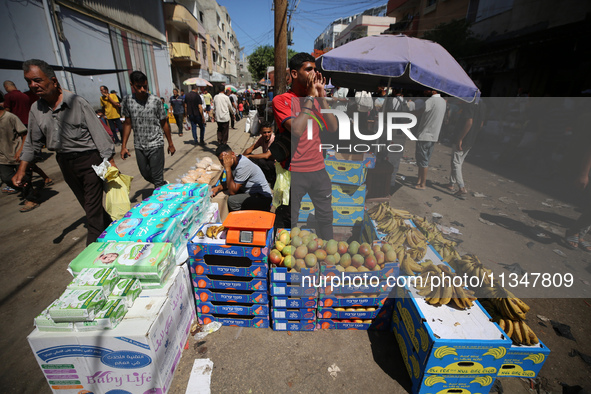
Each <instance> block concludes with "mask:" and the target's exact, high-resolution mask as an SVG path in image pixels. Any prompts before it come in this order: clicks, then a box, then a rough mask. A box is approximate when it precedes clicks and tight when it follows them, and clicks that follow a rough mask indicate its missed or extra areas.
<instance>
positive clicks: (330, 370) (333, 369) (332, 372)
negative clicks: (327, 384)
mask: <svg viewBox="0 0 591 394" xmlns="http://www.w3.org/2000/svg"><path fill="white" fill-rule="evenodd" d="M339 372H341V369H340V368H339V367H337V365H336V364H332V365H331V366H330V367H328V373H329V374H330V376H332V378H333V379H336V378H337V373H339Z"/></svg>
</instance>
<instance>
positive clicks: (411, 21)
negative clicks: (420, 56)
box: [386, 0, 471, 37]
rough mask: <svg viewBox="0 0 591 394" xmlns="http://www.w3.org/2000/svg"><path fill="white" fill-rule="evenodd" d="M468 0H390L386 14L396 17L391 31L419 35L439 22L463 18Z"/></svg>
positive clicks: (468, 3) (466, 10) (412, 35)
mask: <svg viewBox="0 0 591 394" xmlns="http://www.w3.org/2000/svg"><path fill="white" fill-rule="evenodd" d="M470 3H471V1H470V0H443V1H441V0H439V1H438V0H390V1H388V5H387V11H386V15H388V16H389V17H393V18H396V23H395V24H394V26H393V31H395V32H396V33H401V34H405V35H407V36H411V37H421V36H422V35H423V34H425V32H427V31H429V30H431V29H433V28H434V27H435V26H437V25H438V24H440V23H445V22H449V21H451V20H454V19H465V18H466V16H467V14H468V8H469V5H470Z"/></svg>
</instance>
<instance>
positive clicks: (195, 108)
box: [185, 85, 205, 145]
mask: <svg viewBox="0 0 591 394" xmlns="http://www.w3.org/2000/svg"><path fill="white" fill-rule="evenodd" d="M185 108H186V109H187V111H186V112H187V116H188V117H189V121H190V122H191V131H192V133H193V141H195V145H197V144H201V145H203V144H205V122H204V117H203V102H202V101H201V95H200V94H199V91H198V90H197V86H196V85H193V89H192V90H191V91H190V92H189V93H187V95H186V96H185ZM197 126H199V129H200V136H201V142H199V138H197Z"/></svg>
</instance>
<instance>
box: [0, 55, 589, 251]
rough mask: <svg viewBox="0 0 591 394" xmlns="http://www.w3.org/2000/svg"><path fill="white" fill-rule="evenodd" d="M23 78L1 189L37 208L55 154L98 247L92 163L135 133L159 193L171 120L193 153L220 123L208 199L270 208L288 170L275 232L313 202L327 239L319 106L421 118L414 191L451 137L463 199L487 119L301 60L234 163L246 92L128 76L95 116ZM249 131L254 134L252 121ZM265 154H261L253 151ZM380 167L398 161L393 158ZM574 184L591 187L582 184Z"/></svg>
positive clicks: (8, 112)
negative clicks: (368, 86)
mask: <svg viewBox="0 0 591 394" xmlns="http://www.w3.org/2000/svg"><path fill="white" fill-rule="evenodd" d="M23 71H24V79H25V80H26V81H27V84H28V86H29V91H27V92H24V93H22V92H20V91H19V90H18V89H16V86H15V84H14V83H13V82H12V81H5V82H4V85H3V86H4V89H5V90H6V92H7V93H6V94H5V95H4V96H3V97H2V98H1V100H0V101H2V102H3V106H1V107H0V177H1V180H2V182H3V183H4V184H5V186H4V188H2V192H3V193H7V194H16V193H21V198H22V199H23V204H22V205H23V206H22V207H21V208H20V211H21V212H28V211H30V210H32V209H35V208H37V207H38V206H39V201H38V199H39V193H40V190H41V189H42V188H43V187H46V186H51V185H52V184H53V181H52V180H51V179H50V178H49V177H48V176H47V174H45V173H44V172H43V170H42V169H41V168H39V166H38V165H37V163H38V162H39V158H40V156H41V152H42V149H43V148H44V147H46V148H47V149H48V150H50V151H55V152H56V159H57V162H58V165H59V167H60V170H61V172H62V174H63V177H64V180H65V181H66V183H67V184H68V186H69V187H70V189H71V190H72V192H73V193H74V194H75V196H76V198H77V199H78V201H79V203H80V205H81V206H82V207H83V209H84V211H85V212H86V217H87V222H88V237H87V243H90V242H93V241H94V240H95V239H96V238H97V237H98V235H99V234H100V233H101V232H102V231H103V230H104V229H105V228H106V226H107V225H108V224H109V222H110V218H109V215H108V214H107V213H106V212H105V210H104V208H103V204H102V200H103V181H102V180H101V179H100V178H99V177H98V176H97V174H96V173H95V171H94V170H93V168H92V166H93V165H95V166H96V165H100V164H101V163H104V162H105V161H107V162H109V163H110V165H112V166H116V163H115V160H114V156H115V148H116V146H120V156H121V159H122V160H126V159H128V158H129V157H130V156H131V153H130V150H129V149H128V143H129V138H130V136H131V133H132V131H133V133H134V138H133V141H134V154H135V156H136V162H137V166H138V168H139V171H140V173H141V175H142V177H143V178H144V179H145V180H146V181H148V182H150V183H152V184H153V185H154V187H159V186H162V185H164V184H165V183H166V181H165V180H164V162H165V157H166V154H165V153H166V152H168V153H169V154H170V155H171V156H172V155H174V154H175V152H176V148H175V146H174V142H173V139H172V130H171V126H170V123H171V119H174V121H173V123H175V124H176V128H177V132H178V135H179V137H182V136H183V132H184V131H185V130H187V131H188V130H189V129H190V130H191V133H192V139H193V143H194V144H195V145H197V144H199V145H204V144H205V126H206V123H207V122H215V123H216V124H217V145H218V148H217V150H216V152H215V155H216V157H217V158H218V159H219V161H220V163H221V164H222V166H223V167H224V169H225V171H226V180H225V181H224V182H223V183H222V184H220V185H219V186H216V187H214V188H213V190H212V191H213V194H214V195H215V194H218V193H221V192H224V193H226V194H228V208H229V210H230V211H234V210H242V209H260V210H270V209H271V202H272V200H273V193H274V190H276V187H275V180H276V179H277V176H278V174H279V172H280V171H281V172H289V174H290V184H289V185H288V194H289V196H290V198H289V202H288V203H280V204H279V206H276V207H275V213H276V225H277V226H281V227H292V226H294V225H296V222H297V217H298V213H299V208H300V204H301V201H302V198H303V197H304V196H305V195H306V194H307V195H308V196H309V197H310V199H311V200H312V203H313V205H314V208H315V215H314V219H315V221H316V223H315V226H316V232H317V234H319V236H321V237H322V238H324V239H331V238H332V236H333V229H332V222H333V209H332V205H331V198H332V196H331V194H332V190H331V181H330V178H329V176H328V173H327V172H326V169H325V165H324V152H323V151H322V150H321V149H318V148H319V146H320V145H321V144H322V143H323V141H324V140H325V139H326V138H331V137H330V134H331V133H334V132H336V131H337V129H338V119H337V117H336V116H335V114H334V113H322V110H323V109H338V110H339V111H343V112H346V113H348V115H349V119H350V120H351V121H352V122H353V123H355V122H359V125H361V126H359V125H358V127H359V128H360V129H363V130H367V131H368V132H370V133H371V131H373V130H374V129H375V128H376V127H378V123H379V122H378V121H377V119H378V117H379V115H380V114H381V113H382V112H392V111H394V112H405V113H411V114H413V115H415V116H416V118H417V119H418V122H417V124H416V126H415V127H413V128H412V133H413V134H414V136H415V138H416V145H415V158H416V164H417V167H418V173H417V177H416V183H415V184H414V188H415V189H416V190H424V189H426V187H427V178H428V168H429V162H430V159H431V157H432V155H433V152H434V149H436V146H437V142H438V141H440V140H441V139H442V138H445V139H447V140H448V141H449V142H451V144H452V152H451V161H450V173H449V183H448V184H447V185H444V186H445V187H447V189H449V191H450V192H452V193H454V195H456V196H463V195H466V194H468V190H467V188H466V184H465V182H464V178H463V174H462V166H463V163H464V161H465V159H466V156H467V155H468V153H469V152H470V150H471V148H472V147H473V146H474V144H475V142H476V140H477V137H478V134H479V132H480V130H481V128H482V127H483V124H484V121H485V118H486V106H485V105H484V103H483V102H482V101H480V102H479V101H475V102H470V103H469V102H464V101H461V100H459V99H453V98H444V97H442V96H441V94H440V92H437V91H436V90H433V89H425V90H423V91H421V92H412V96H411V95H409V94H408V93H409V92H406V91H402V90H396V89H389V88H386V87H380V88H378V89H377V91H376V92H367V91H353V90H351V89H348V88H346V87H340V86H336V87H334V88H333V89H326V85H327V81H326V79H325V78H324V77H323V76H322V75H321V73H320V72H319V71H318V70H317V69H316V65H315V59H314V57H312V56H311V55H310V54H307V53H298V54H296V55H294V56H293V57H292V58H291V59H290V61H289V77H290V81H291V86H290V89H289V90H288V91H287V92H286V93H283V94H279V95H275V96H274V97H273V99H272V102H271V103H270V108H271V109H272V113H273V118H274V122H269V121H264V120H262V119H261V120H260V121H257V122H256V123H257V125H256V126H257V127H256V130H257V134H260V137H259V138H258V139H257V141H256V142H255V143H254V144H252V145H251V146H249V147H248V148H247V149H246V150H245V151H244V152H242V154H239V153H236V152H234V150H233V149H232V148H231V147H230V146H229V145H228V140H229V131H230V129H235V126H236V122H238V121H240V120H241V119H242V118H243V117H247V118H248V119H249V120H250V121H252V119H253V115H254V114H256V113H257V111H256V107H255V103H254V100H253V97H252V96H251V94H250V92H245V93H244V94H236V92H235V91H234V90H233V89H231V88H226V89H223V90H219V91H218V92H217V94H215V95H212V93H213V92H212V91H210V88H208V87H205V88H201V87H198V86H195V85H192V86H189V87H188V91H187V92H186V93H185V91H184V90H182V89H181V90H180V91H179V90H178V89H176V88H175V89H174V90H173V95H172V96H171V97H169V98H168V100H166V99H165V98H164V97H157V96H155V95H153V94H151V93H150V87H149V86H148V78H147V77H146V75H145V74H144V73H142V72H141V71H134V72H132V73H131V74H130V75H129V81H130V87H131V91H132V94H130V95H127V96H125V97H124V98H121V97H119V95H118V94H117V92H116V91H114V90H109V88H108V87H107V86H101V87H100V93H101V97H100V104H101V108H100V109H99V110H97V111H95V110H93V109H92V108H91V106H90V104H89V103H88V102H87V101H86V100H85V99H84V98H82V97H80V96H78V95H76V94H73V93H72V92H69V91H67V90H64V89H62V88H61V86H60V84H59V82H58V80H57V78H56V76H55V72H54V70H53V69H52V68H51V67H50V66H49V65H48V64H47V63H45V62H44V61H42V60H36V59H31V60H28V61H26V62H24V64H23ZM298 99H299V100H298ZM122 119H124V121H123V122H122V121H121V120H122ZM312 119H314V120H316V121H311V120H312ZM318 119H321V120H322V122H319V121H318ZM452 119H453V121H452ZM310 125H311V127H310ZM198 130H199V132H198ZM245 131H249V130H248V122H247V129H246V130H245ZM327 132H328V134H327ZM304 134H306V136H305V138H303V136H304ZM332 138H334V137H332ZM165 140H166V145H167V148H166V151H165V149H164V146H165ZM259 148H260V150H261V153H254V151H255V150H257V149H259ZM398 157H399V156H398ZM585 157H586V158H587V157H591V155H587V156H585ZM385 159H386V160H389V161H394V160H397V159H396V157H394V156H393V155H392V154H389V153H388V154H387V155H386V158H385ZM588 163H591V161H590V160H586V161H584V165H582V166H581V168H582V170H581V175H580V177H579V178H580V179H585V180H587V179H588V173H589V168H591V165H589V164H588ZM33 172H35V173H37V174H39V175H40V176H41V177H42V178H43V183H42V184H40V185H37V186H36V187H33V184H32V173H33ZM394 176H395V174H394ZM394 180H395V178H392V179H391V180H390V181H391V182H394ZM579 184H582V185H583V189H587V182H582V181H580V182H579ZM283 192H285V190H283ZM586 212H587V211H586ZM588 217H591V215H589V214H588V213H585V214H584V215H583V216H582V218H581V220H580V221H581V223H580V225H579V227H578V228H576V229H571V230H569V233H568V237H567V238H566V241H567V243H568V246H571V247H577V246H578V245H579V244H581V245H582V246H583V247H584V248H586V249H587V250H589V251H591V244H588V243H586V242H585V241H584V240H583V238H582V237H583V235H585V234H586V233H587V231H588V230H589V227H590V226H589V224H591V223H587V222H589V219H588Z"/></svg>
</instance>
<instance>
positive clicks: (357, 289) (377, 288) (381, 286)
mask: <svg viewBox="0 0 591 394" xmlns="http://www.w3.org/2000/svg"><path fill="white" fill-rule="evenodd" d="M358 278H360V277H356V278H353V279H355V281H353V282H352V283H351V285H349V282H348V280H346V282H345V284H344V285H340V286H339V285H337V283H335V287H333V286H332V284H331V282H330V279H329V281H328V283H327V286H326V287H321V288H319V291H320V292H321V293H323V294H324V295H326V296H329V295H333V294H335V295H336V294H347V295H355V294H375V293H386V294H389V293H390V291H391V290H392V289H393V288H395V286H396V282H395V281H392V280H391V281H390V282H389V283H388V281H381V282H379V283H378V284H374V283H372V282H370V281H369V280H368V281H367V285H366V284H365V283H364V282H361V284H360V285H359V282H358V281H357V279H358Z"/></svg>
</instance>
